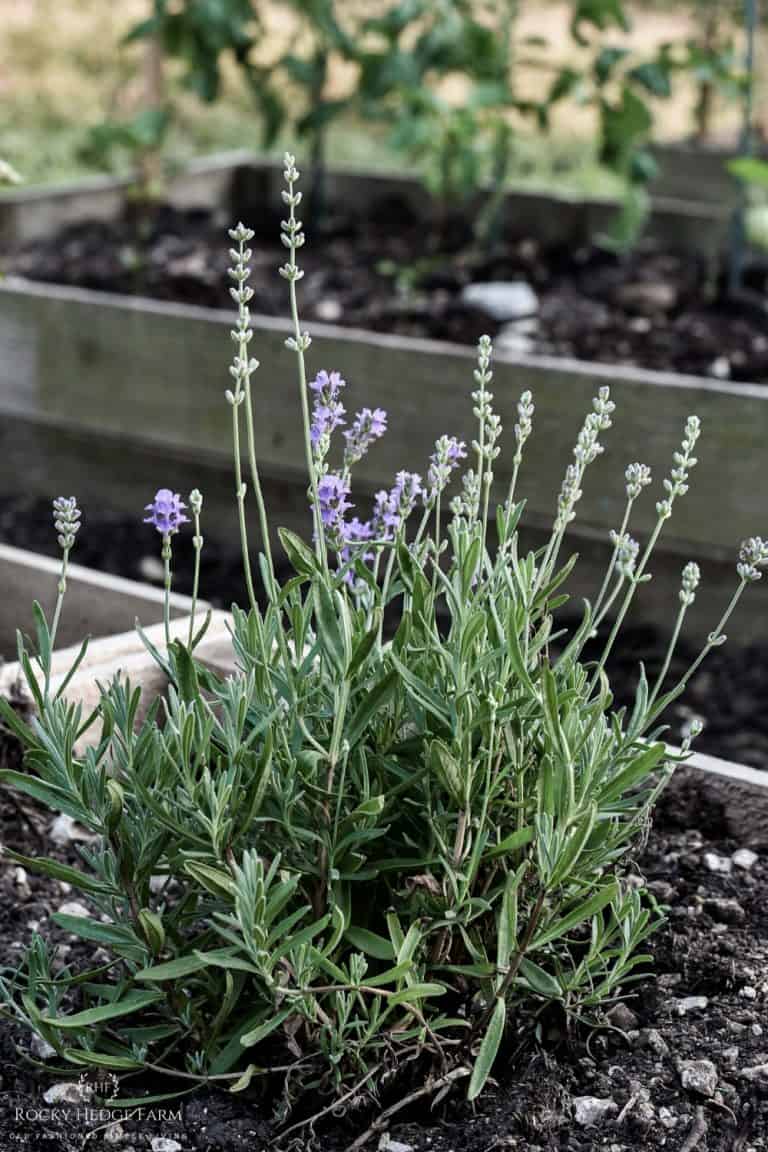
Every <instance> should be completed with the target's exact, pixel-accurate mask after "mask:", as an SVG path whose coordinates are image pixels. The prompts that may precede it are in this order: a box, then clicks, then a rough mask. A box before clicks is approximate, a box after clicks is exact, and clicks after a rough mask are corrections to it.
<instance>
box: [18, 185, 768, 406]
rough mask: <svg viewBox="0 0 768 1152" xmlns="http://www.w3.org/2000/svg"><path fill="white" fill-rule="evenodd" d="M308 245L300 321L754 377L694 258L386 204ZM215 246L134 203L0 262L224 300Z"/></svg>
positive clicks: (93, 284) (262, 300)
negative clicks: (480, 290) (502, 296)
mask: <svg viewBox="0 0 768 1152" xmlns="http://www.w3.org/2000/svg"><path fill="white" fill-rule="evenodd" d="M270 208H271V206H270ZM249 214H250V215H251V219H252V226H253V227H255V228H256V229H257V235H256V238H255V240H254V242H253V253H254V255H253V275H252V279H251V281H250V283H251V286H252V287H253V289H254V293H255V295H254V299H253V304H252V307H253V311H254V312H258V313H264V314H266V315H271V316H284V315H285V314H286V294H285V284H284V282H283V280H282V279H281V278H280V277H279V276H278V275H277V267H278V265H280V264H282V263H283V262H284V260H285V251H284V249H283V248H282V247H281V245H280V243H279V241H278V237H279V234H280V233H279V221H278V218H277V217H276V216H275V215H274V214H273V212H272V211H271V210H270V211H268V212H264V210H263V205H258V206H256V208H253V209H251V210H250V211H249ZM254 217H256V218H255V219H254ZM310 241H311V242H310V243H308V245H307V247H306V248H304V249H303V250H302V253H301V265H302V267H303V268H304V269H305V271H306V275H305V278H304V280H303V281H302V285H301V306H302V314H303V317H304V319H305V320H307V321H310V322H311V321H313V320H320V321H326V322H331V323H338V324H343V325H350V326H354V327H358V328H366V329H372V330H374V331H379V332H387V333H393V334H400V335H403V336H418V337H432V338H434V339H437V340H451V341H455V342H459V343H472V344H474V343H475V342H476V340H477V338H478V336H479V335H480V333H482V332H489V333H490V334H491V335H493V336H495V337H496V338H497V347H498V348H502V347H506V348H508V349H510V350H514V351H518V352H527V353H534V354H541V355H551V356H572V357H576V358H578V359H582V360H597V361H603V362H607V363H612V364H631V365H639V366H642V367H645V368H654V369H659V370H668V369H671V370H673V371H675V372H685V373H692V374H695V375H701V376H713V377H716V378H722V379H725V378H732V379H734V380H747V381H751V382H761V383H768V324H767V322H766V313H765V312H764V311H761V310H758V309H757V308H754V309H752V308H751V307H749V306H747V305H740V304H733V303H731V304H729V303H727V302H726V301H725V300H724V299H723V291H722V289H723V286H722V284H720V283H717V282H715V283H713V282H712V276H711V274H710V272H709V271H708V269H707V268H706V267H705V265H704V263H703V262H702V261H701V260H698V259H696V258H695V257H691V256H678V255H676V254H675V253H674V252H663V251H659V250H658V249H656V248H654V247H653V246H647V245H640V246H639V247H638V248H637V249H636V250H635V251H634V252H633V253H632V254H631V255H625V256H620V255H616V254H614V253H612V252H611V251H609V250H607V249H605V248H600V247H598V246H591V247H584V248H582V249H578V250H576V251H571V250H565V249H552V250H544V249H543V248H542V246H541V245H540V244H539V243H538V242H537V241H536V240H535V239H532V238H531V237H530V236H525V235H523V236H520V235H516V234H515V233H514V229H512V230H511V231H510V234H509V235H505V236H502V237H501V238H500V239H499V240H498V242H496V243H495V244H494V245H493V246H492V248H491V249H490V251H485V252H479V251H478V250H477V247H476V246H475V245H474V244H473V241H472V236H471V234H470V232H469V227H468V224H467V222H466V221H465V220H462V219H456V220H452V221H450V222H448V223H446V224H444V225H443V226H442V227H441V228H440V229H439V230H438V229H437V228H435V227H433V228H431V229H430V228H429V227H427V226H425V225H424V223H423V222H422V221H421V220H419V219H417V218H416V216H415V215H414V213H413V212H412V210H411V209H410V208H409V207H408V206H407V205H406V204H405V203H403V202H401V201H399V200H394V199H393V200H389V201H387V202H383V203H381V204H379V205H378V206H377V207H375V208H374V209H372V210H370V211H367V213H366V215H365V216H364V217H362V218H360V219H355V218H353V217H352V216H346V217H343V218H338V219H337V218H333V217H331V218H330V219H329V220H328V221H327V223H326V227H325V229H324V234H323V236H322V237H319V236H318V235H317V234H316V230H312V234H311V235H310ZM227 248H228V242H227V239H226V234H225V224H224V222H223V221H221V220H219V219H214V218H213V217H212V215H211V214H210V213H208V212H201V211H195V212H180V211H177V210H172V209H169V208H167V207H158V208H155V209H153V211H152V215H151V217H148V216H145V217H144V218H143V219H142V220H141V221H140V222H138V223H137V219H136V214H135V209H134V210H132V211H131V212H129V213H127V214H126V215H125V216H124V218H122V219H121V220H119V221H117V222H115V223H103V222H88V223H84V224H78V225H73V226H69V227H67V228H65V229H64V230H63V231H62V232H61V233H60V234H59V235H58V236H56V237H52V238H50V239H47V240H45V241H40V242H35V243H33V244H31V245H30V246H28V247H26V248H25V249H23V250H22V251H19V252H16V253H14V254H12V255H11V256H10V257H9V258H8V260H7V261H6V262H5V263H6V270H7V271H8V272H10V273H13V274H16V275H21V276H25V277H29V278H30V279H33V280H42V281H49V282H53V283H58V284H71V285H79V286H81V287H84V288H92V289H97V290H101V291H110V292H120V293H138V294H141V295H146V296H149V297H153V298H155V299H159V300H174V301H178V302H180V303H186V304H197V305H204V306H209V307H215V308H230V307H231V301H230V298H229V296H228V294H227V287H226V285H227V279H226V268H227V264H228V263H229V259H228V257H227ZM750 276H751V279H750V282H749V284H748V285H747V286H748V287H749V288H750V289H751V291H752V292H753V293H755V295H756V296H757V297H760V296H761V295H762V296H763V298H766V296H767V295H768V270H766V269H765V268H762V269H760V268H756V269H753V271H752V272H751V273H750ZM498 281H501V282H510V281H512V282H515V281H516V282H520V281H522V282H524V285H527V286H528V287H529V288H530V289H532V290H533V295H532V294H531V293H530V292H529V291H527V290H526V291H525V292H524V293H523V294H522V295H521V294H520V292H518V293H516V294H515V295H514V298H513V300H512V301H511V302H510V301H509V299H507V301H506V302H505V303H504V304H502V305H501V309H502V311H501V312H498V311H497V310H496V307H495V306H493V307H492V306H490V305H488V303H487V301H486V302H485V303H481V302H480V301H479V300H478V299H477V297H476V295H473V293H471V292H470V298H469V299H468V298H466V297H465V296H464V295H463V294H464V293H465V291H466V290H467V288H468V286H470V285H475V286H477V285H479V284H488V283H490V282H498Z"/></svg>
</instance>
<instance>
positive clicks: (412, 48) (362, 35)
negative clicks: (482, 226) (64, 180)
mask: <svg viewBox="0 0 768 1152" xmlns="http://www.w3.org/2000/svg"><path fill="white" fill-rule="evenodd" d="M740 9H741V6H740V5H739V4H734V3H732V2H725V0H723V2H721V3H718V2H716V0H695V2H694V3H692V4H674V5H673V4H664V5H660V4H656V5H653V6H652V7H651V8H650V9H649V8H647V7H646V8H639V7H638V6H636V5H634V4H629V3H622V2H621V0H569V2H568V3H562V2H559V3H558V2H553V3H551V4H550V3H547V4H544V5H534V4H532V3H530V2H529V0H439V2H432V3H426V2H425V0H394V2H391V3H389V4H386V5H384V6H383V8H381V7H380V8H377V9H373V8H372V6H371V5H370V4H368V3H366V2H365V0H335V2H334V0H272V2H270V3H265V2H264V0H178V2H171V0H126V2H125V3H123V4H121V5H120V10H119V13H117V14H116V13H115V11H114V9H105V8H104V6H103V5H100V4H98V3H96V2H95V0H81V2H79V3H78V4H76V5H75V4H72V3H70V4H61V3H54V0H38V2H37V3H35V4H32V3H29V2H25V0H22V2H20V3H18V4H16V5H14V7H13V11H12V12H11V13H10V16H9V18H8V20H7V22H6V24H5V27H4V34H3V37H2V38H1V39H0V75H1V76H2V77H3V79H2V80H0V91H1V92H2V107H0V139H1V140H2V150H3V155H4V156H6V158H7V159H8V161H9V162H10V163H12V164H13V165H14V166H16V167H18V168H19V169H20V170H23V171H24V172H25V173H26V174H28V178H29V179H30V180H31V181H38V180H41V179H44V180H50V179H57V178H61V177H66V176H72V175H77V174H80V173H82V172H83V171H84V170H92V169H93V168H94V167H96V166H100V167H104V166H109V167H111V168H114V169H116V170H119V171H125V170H126V169H128V168H129V167H132V166H135V163H136V159H137V157H140V156H142V155H151V154H153V153H157V152H158V151H159V150H160V149H162V151H163V154H164V156H165V157H166V158H167V160H168V161H169V162H174V161H178V160H181V159H185V158H187V157H188V156H189V155H191V154H194V153H200V152H207V151H212V150H214V149H226V148H231V147H242V146H245V147H253V148H256V147H260V146H267V147H271V146H273V145H276V144H279V143H280V142H281V140H283V139H286V138H291V139H293V138H295V135H296V133H297V132H298V133H299V135H300V137H301V140H302V143H303V147H304V149H305V150H306V152H307V153H309V154H311V156H312V158H313V161H314V166H315V168H316V169H318V170H322V169H323V167H324V166H325V163H326V162H327V158H330V160H332V161H333V162H339V161H342V162H344V161H346V162H349V161H352V162H358V163H365V164H366V165H370V164H373V165H384V166H387V165H388V166H392V165H393V164H394V165H397V164H403V163H407V164H414V163H416V164H417V165H418V167H419V168H420V169H421V170H422V171H423V172H424V174H425V178H426V179H427V180H428V181H429V183H430V186H432V187H436V188H438V189H439V190H440V193H441V195H442V196H444V197H449V198H452V199H459V200H460V199H462V198H463V197H465V196H466V195H467V190H468V189H469V188H472V187H476V186H477V184H478V183H480V182H481V181H482V180H483V179H487V178H489V177H496V178H498V177H499V175H506V177H507V178H508V179H513V180H515V181H521V180H522V181H526V182H533V183H545V182H547V181H551V180H552V179H553V178H554V179H556V180H557V182H558V183H559V184H560V185H561V186H564V187H571V188H574V189H579V190H588V191H594V192H598V193H600V192H611V191H615V189H616V188H617V187H618V186H620V185H621V184H622V183H624V182H627V181H628V182H629V185H630V187H631V188H632V189H634V190H635V192H636V191H637V189H638V188H642V187H643V185H644V183H645V182H646V181H647V179H648V177H649V175H650V174H651V166H650V165H649V163H648V160H647V144H648V142H649V140H650V139H651V138H653V139H656V138H659V139H664V138H667V139H669V138H678V139H679V138H685V137H690V136H693V137H695V138H697V139H700V140H701V139H707V140H710V141H711V140H713V139H718V140H721V139H725V140H727V139H728V138H731V139H734V138H735V136H736V135H737V133H738V123H739V102H738V97H739V96H740V93H741V91H742V80H743V78H742V77H741V75H740V72H741V71H742V61H743V35H742V32H741V19H742V16H741V11H740ZM756 51H757V56H758V59H759V58H760V56H761V54H762V53H763V52H764V51H765V30H764V27H763V29H762V30H761V32H760V33H759V34H758V38H757V49H756ZM41 60H45V62H46V67H45V69H44V70H42V71H44V75H42V74H41V69H40V67H39V62H40V61H41ZM757 71H758V72H759V68H758V69H757ZM763 100H764V93H763V91H762V90H761V88H760V83H759V82H758V85H757V87H756V91H755V100H754V107H755V109H759V108H760V107H761V104H762V102H763ZM171 112H172V117H171V115H170V114H171ZM757 120H758V121H759V116H757ZM83 125H90V128H84V127H83ZM756 128H757V131H758V133H759V131H760V125H759V123H757V125H756ZM545 129H546V131H544V130H545ZM374 141H375V147H373V146H372V144H373V142H374ZM150 168H152V165H151V164H150ZM155 175H156V167H155Z"/></svg>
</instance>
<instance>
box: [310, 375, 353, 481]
mask: <svg viewBox="0 0 768 1152" xmlns="http://www.w3.org/2000/svg"><path fill="white" fill-rule="evenodd" d="M344 387H346V381H345V380H343V379H342V377H341V375H340V373H338V372H330V373H328V372H325V371H321V372H318V374H317V376H316V377H315V379H314V380H310V382H309V388H310V389H311V390H312V392H314V393H315V396H314V400H313V404H312V424H311V426H310V429H309V438H310V440H311V441H312V448H313V450H314V453H315V456H316V457H318V458H319V459H323V458H324V457H325V456H326V455H327V454H328V448H329V446H330V438H331V433H332V432H333V431H334V429H335V428H338V427H339V426H340V425H341V424H344V423H346V421H345V420H344V415H345V412H346V409H345V407H344V405H343V404H342V403H341V402H340V400H339V393H340V392H341V389H342V388H344Z"/></svg>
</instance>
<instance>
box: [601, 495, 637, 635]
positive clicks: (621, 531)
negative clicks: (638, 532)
mask: <svg viewBox="0 0 768 1152" xmlns="http://www.w3.org/2000/svg"><path fill="white" fill-rule="evenodd" d="M633 504H634V497H632V496H630V497H628V499H627V504H626V507H625V509H624V518H623V519H622V521H621V528H619V532H618V535H617V537H616V542H615V544H614V545H613V553H612V555H611V559H610V561H609V562H608V567H607V568H606V570H605V576H604V578H603V583H602V587H601V588H600V591H599V592H598V594H597V599H596V600H595V606H594V609H593V611H594V614H595V621H596V622H597V618H598V616H600V618H601V619H602V615H601V613H600V608H601V606H602V603H603V599H604V597H605V595H606V593H607V591H608V586H609V585H610V583H611V577H612V576H613V572H614V569H615V567H616V559H617V557H618V555H619V545H620V543H621V538H622V536H624V534H625V533H626V531H627V527H628V525H629V517H630V513H631V512H632V505H633ZM595 626H597V623H595Z"/></svg>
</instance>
